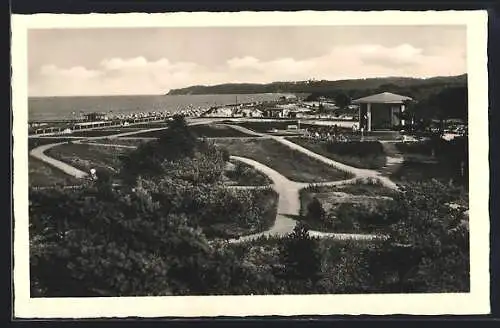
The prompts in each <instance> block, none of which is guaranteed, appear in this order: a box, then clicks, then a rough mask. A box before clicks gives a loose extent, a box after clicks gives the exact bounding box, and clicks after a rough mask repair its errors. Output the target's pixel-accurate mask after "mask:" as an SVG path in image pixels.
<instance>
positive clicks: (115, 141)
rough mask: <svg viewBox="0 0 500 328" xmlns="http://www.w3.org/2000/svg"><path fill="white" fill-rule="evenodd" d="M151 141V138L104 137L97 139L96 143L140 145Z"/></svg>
mask: <svg viewBox="0 0 500 328" xmlns="http://www.w3.org/2000/svg"><path fill="white" fill-rule="evenodd" d="M132 138H133V137H132ZM149 141H150V140H148V139H128V138H112V139H110V138H103V139H99V140H95V143H100V144H109V145H124V146H135V147H138V146H139V145H141V144H143V143H146V142H149ZM92 142H94V141H89V143H92Z"/></svg>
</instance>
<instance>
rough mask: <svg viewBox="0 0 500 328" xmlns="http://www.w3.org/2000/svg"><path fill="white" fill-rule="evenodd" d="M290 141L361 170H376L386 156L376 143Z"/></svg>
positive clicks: (296, 139) (382, 163) (384, 161)
mask: <svg viewBox="0 0 500 328" xmlns="http://www.w3.org/2000/svg"><path fill="white" fill-rule="evenodd" d="M290 141H292V142H294V143H296V144H298V145H300V146H302V147H304V148H307V149H309V150H311V151H313V152H315V153H318V154H320V155H323V156H325V157H328V158H330V159H333V160H334V161H338V162H341V163H344V164H346V165H350V166H354V167H357V168H363V169H378V168H381V167H383V166H384V165H385V164H386V155H385V153H384V149H383V147H382V144H381V143H380V142H378V141H365V142H360V141H349V142H334V141H321V140H314V139H309V138H290Z"/></svg>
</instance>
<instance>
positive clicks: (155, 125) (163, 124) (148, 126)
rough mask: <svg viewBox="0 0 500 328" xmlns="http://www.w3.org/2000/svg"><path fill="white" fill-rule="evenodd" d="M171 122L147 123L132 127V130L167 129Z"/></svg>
mask: <svg viewBox="0 0 500 328" xmlns="http://www.w3.org/2000/svg"><path fill="white" fill-rule="evenodd" d="M168 124H169V122H147V123H140V124H133V125H130V127H132V128H140V129H156V128H166V127H167V126H168Z"/></svg>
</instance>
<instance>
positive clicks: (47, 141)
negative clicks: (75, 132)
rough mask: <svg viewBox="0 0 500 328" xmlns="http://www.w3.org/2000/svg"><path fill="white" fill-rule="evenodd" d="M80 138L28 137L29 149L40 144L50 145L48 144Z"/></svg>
mask: <svg viewBox="0 0 500 328" xmlns="http://www.w3.org/2000/svg"><path fill="white" fill-rule="evenodd" d="M74 140H78V139H73V138H64V137H61V138H43V137H40V138H28V150H32V149H33V148H36V147H38V146H43V145H48V144H53V143H59V142H69V141H74Z"/></svg>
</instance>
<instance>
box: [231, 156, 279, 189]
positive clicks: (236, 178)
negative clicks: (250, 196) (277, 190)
mask: <svg viewBox="0 0 500 328" xmlns="http://www.w3.org/2000/svg"><path fill="white" fill-rule="evenodd" d="M229 163H230V168H229V169H227V170H226V171H225V172H224V176H225V177H226V178H227V181H226V183H228V184H229V185H237V186H267V185H270V184H272V183H273V182H272V181H271V179H269V178H268V177H267V176H266V175H265V174H263V173H261V172H259V171H258V170H256V169H254V168H253V167H252V166H250V165H247V164H245V163H242V162H238V161H231V162H229Z"/></svg>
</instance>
